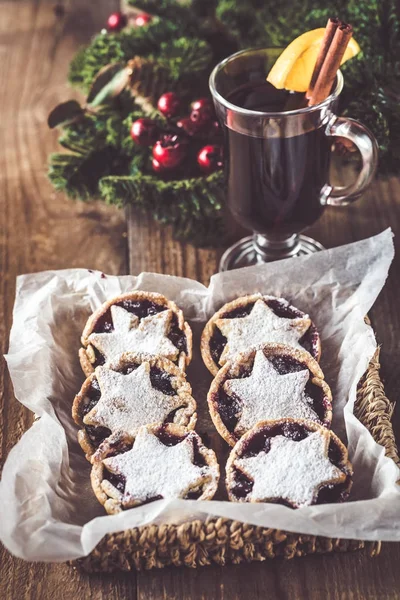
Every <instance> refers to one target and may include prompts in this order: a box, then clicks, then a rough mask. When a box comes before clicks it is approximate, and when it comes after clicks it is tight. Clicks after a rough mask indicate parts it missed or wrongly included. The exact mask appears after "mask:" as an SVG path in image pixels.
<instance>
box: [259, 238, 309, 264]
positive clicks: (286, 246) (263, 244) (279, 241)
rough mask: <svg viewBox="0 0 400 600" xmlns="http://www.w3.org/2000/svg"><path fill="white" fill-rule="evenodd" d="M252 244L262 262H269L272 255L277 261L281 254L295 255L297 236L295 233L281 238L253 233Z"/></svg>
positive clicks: (297, 243) (297, 244) (297, 242)
mask: <svg viewBox="0 0 400 600" xmlns="http://www.w3.org/2000/svg"><path fill="white" fill-rule="evenodd" d="M253 244H254V249H255V251H256V252H257V254H258V255H259V256H260V259H261V260H262V262H265V259H267V260H271V257H273V256H274V255H275V256H276V258H277V259H279V257H280V255H282V254H284V255H288V254H293V255H294V254H296V252H297V250H298V246H299V236H298V234H297V233H293V234H292V235H283V236H282V235H280V236H274V235H270V234H269V235H267V234H264V233H263V234H262V233H255V234H254V235H253Z"/></svg>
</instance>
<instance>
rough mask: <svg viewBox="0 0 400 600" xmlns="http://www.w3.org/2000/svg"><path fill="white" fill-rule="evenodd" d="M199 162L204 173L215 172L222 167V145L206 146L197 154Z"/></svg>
mask: <svg viewBox="0 0 400 600" xmlns="http://www.w3.org/2000/svg"><path fill="white" fill-rule="evenodd" d="M197 164H198V165H199V167H200V169H201V170H202V171H203V173H207V174H209V173H213V171H216V170H217V169H221V168H222V164H223V163H222V148H221V146H204V148H202V149H201V150H200V152H199V153H198V155H197Z"/></svg>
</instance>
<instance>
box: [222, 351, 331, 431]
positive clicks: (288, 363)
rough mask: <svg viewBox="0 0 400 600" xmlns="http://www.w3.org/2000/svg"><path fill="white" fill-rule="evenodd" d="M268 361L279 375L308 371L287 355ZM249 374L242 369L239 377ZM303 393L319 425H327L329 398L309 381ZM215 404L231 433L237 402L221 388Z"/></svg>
mask: <svg viewBox="0 0 400 600" xmlns="http://www.w3.org/2000/svg"><path fill="white" fill-rule="evenodd" d="M268 360H269V361H270V362H271V363H272V364H273V366H274V368H275V369H276V370H277V371H278V373H279V374H280V375H286V373H294V372H296V371H303V370H304V369H307V370H308V367H307V366H306V364H305V363H302V362H300V361H298V360H296V359H295V358H293V357H292V356H289V355H283V356H270V357H268ZM250 374H251V370H248V369H243V371H242V373H241V374H240V375H239V377H243V378H244V377H248V376H249V375H250ZM305 393H306V394H307V395H308V396H309V397H310V398H311V400H312V403H311V404H310V405H311V408H312V409H313V410H314V411H315V412H316V414H317V415H318V419H319V421H320V423H321V424H323V425H328V423H326V422H325V413H326V410H327V409H330V408H331V402H330V400H329V398H328V397H327V396H325V394H324V391H323V389H322V388H321V387H319V386H317V385H315V384H313V383H312V382H311V380H309V381H308V382H307V384H306V387H305ZM216 402H217V406H218V412H219V415H220V417H221V420H222V422H223V424H224V425H225V427H226V428H227V430H228V431H230V432H231V433H233V431H234V430H235V427H236V425H237V423H238V421H239V418H240V404H239V402H238V401H237V400H236V399H235V398H234V397H231V396H228V394H226V392H225V391H224V389H223V388H222V386H221V388H220V389H219V392H218V394H217V398H216Z"/></svg>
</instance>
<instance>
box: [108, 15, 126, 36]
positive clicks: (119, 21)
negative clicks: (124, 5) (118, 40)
mask: <svg viewBox="0 0 400 600" xmlns="http://www.w3.org/2000/svg"><path fill="white" fill-rule="evenodd" d="M126 24H127V18H126V15H124V13H122V12H115V13H111V15H110V16H109V17H108V19H107V30H108V31H113V32H117V31H121V29H123V28H124V27H125V25H126Z"/></svg>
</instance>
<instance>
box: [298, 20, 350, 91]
mask: <svg viewBox="0 0 400 600" xmlns="http://www.w3.org/2000/svg"><path fill="white" fill-rule="evenodd" d="M339 25H341V21H339V19H338V18H337V17H331V18H330V19H328V22H327V24H326V28H325V33H324V37H323V39H322V42H321V46H320V48H319V53H318V56H317V62H316V63H315V67H314V71H313V74H312V76H311V81H310V85H309V86H308V90H307V92H306V98H311V97H312V95H313V92H314V88H315V84H316V82H317V79H318V75H319V74H320V72H321V67H322V65H323V63H324V61H325V59H326V55H327V54H328V50H329V47H330V45H331V43H332V40H333V36H334V35H335V33H336V29H337V28H338V26H339Z"/></svg>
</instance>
